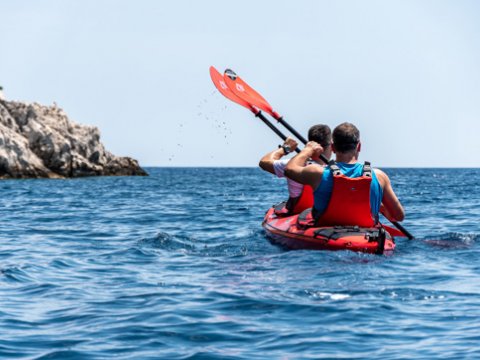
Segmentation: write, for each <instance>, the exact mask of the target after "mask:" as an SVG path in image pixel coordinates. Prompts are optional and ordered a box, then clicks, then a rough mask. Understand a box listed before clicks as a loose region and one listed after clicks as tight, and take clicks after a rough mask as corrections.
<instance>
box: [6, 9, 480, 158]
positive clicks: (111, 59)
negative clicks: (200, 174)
mask: <svg viewBox="0 0 480 360" xmlns="http://www.w3.org/2000/svg"><path fill="white" fill-rule="evenodd" d="M0 33H1V34H2V44H1V56H0V85H2V86H3V87H4V88H5V93H6V96H7V98H8V99H12V100H22V101H29V102H31V101H38V102H41V103H44V104H51V103H52V102H53V101H56V102H57V103H58V104H59V106H60V107H62V108H64V109H65V110H66V112H67V113H68V114H69V116H70V118H71V119H73V120H74V121H76V122H79V123H83V124H89V125H96V126H98V127H99V128H100V130H101V134H102V140H103V142H104V144H105V145H106V147H107V149H109V150H110V151H112V152H113V153H115V154H118V155H129V156H132V157H134V158H137V159H138V160H139V161H140V163H141V164H142V165H144V166H256V165H257V163H258V159H259V158H260V157H261V155H263V154H264V153H265V152H267V151H269V150H270V149H273V148H275V147H276V146H277V145H278V144H279V139H277V138H276V136H275V135H274V134H273V133H272V132H271V131H270V130H269V129H268V128H266V126H265V125H263V124H262V123H260V122H259V121H258V120H256V119H255V118H253V117H252V116H251V114H250V113H249V112H248V111H247V110H245V109H243V108H240V107H238V106H237V105H235V104H232V103H230V102H228V100H226V99H224V98H223V97H222V96H221V95H219V94H218V93H216V92H215V89H214V87H213V85H212V83H211V81H210V78H209V75H208V68H209V66H210V65H214V66H216V67H217V68H218V69H219V70H221V71H222V70H223V69H224V68H226V67H231V68H232V69H234V70H235V71H236V72H237V73H238V74H239V75H241V76H242V77H243V78H244V80H246V81H247V82H248V83H250V85H252V86H253V87H254V88H256V89H257V90H259V91H260V92H261V93H262V94H263V95H264V96H265V97H266V98H267V100H268V101H269V102H270V103H271V104H272V105H273V107H274V108H275V109H276V110H277V111H278V112H280V113H281V114H282V115H284V116H285V118H286V120H287V121H289V122H290V123H291V124H292V125H293V126H294V127H296V128H297V129H298V130H299V131H301V132H303V133H306V131H307V130H308V128H309V127H310V126H311V125H312V124H315V123H326V124H329V125H330V126H332V127H334V126H335V125H337V124H338V123H340V122H343V121H350V122H353V123H355V124H357V125H358V127H359V128H360V131H361V137H362V142H363V153H362V159H368V160H370V161H372V162H373V163H374V164H376V165H378V166H402V167H424V166H428V167H430V166H440V167H454V166H469V167H479V166H480V160H479V156H478V155H477V153H478V152H479V150H480V145H479V140H478V138H479V135H480V101H479V100H480V41H479V39H480V2H478V1H475V0H470V1H466V0H450V1H442V0H401V1H394V0H391V1H370V0H368V1H354V0H353V1H348V0H342V1H318V0H317V1H303V0H298V1H249V0H247V1H242V2H226V1H193V0H192V1H182V0H180V1H169V2H167V1H105V0H101V1H90V0H87V1H85V0H83V1H77V2H74V1H60V0H57V1H51V0H44V1H41V2H40V1H2V11H1V13H0Z"/></svg>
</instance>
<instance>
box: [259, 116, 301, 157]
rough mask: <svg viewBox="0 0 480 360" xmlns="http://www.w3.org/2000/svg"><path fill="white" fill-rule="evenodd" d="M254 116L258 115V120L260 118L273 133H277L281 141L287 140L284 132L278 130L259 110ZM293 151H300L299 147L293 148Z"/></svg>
mask: <svg viewBox="0 0 480 360" xmlns="http://www.w3.org/2000/svg"><path fill="white" fill-rule="evenodd" d="M255 116H256V117H258V118H259V119H260V120H262V121H263V122H264V123H265V124H266V125H267V126H268V127H269V128H270V129H272V130H273V132H274V133H275V134H277V135H278V136H280V137H281V138H282V140H283V141H285V140H287V137H286V136H285V134H284V133H282V132H281V131H280V130H278V129H277V128H276V127H275V125H273V124H272V123H271V122H270V121H268V119H267V118H266V117H265V116H264V115H263V114H262V112H261V111H259V112H258V113H256V114H255ZM295 151H296V152H297V153H299V152H300V149H299V148H298V147H297V148H295Z"/></svg>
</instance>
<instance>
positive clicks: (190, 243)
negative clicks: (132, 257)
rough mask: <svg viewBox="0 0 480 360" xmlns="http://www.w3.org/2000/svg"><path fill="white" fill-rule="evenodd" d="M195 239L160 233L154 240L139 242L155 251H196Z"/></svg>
mask: <svg viewBox="0 0 480 360" xmlns="http://www.w3.org/2000/svg"><path fill="white" fill-rule="evenodd" d="M194 242H195V239H194V238H192V237H189V236H178V235H175V236H174V235H170V234H168V233H166V232H159V233H158V234H157V235H155V236H154V237H152V238H145V239H142V240H140V241H139V244H140V245H141V246H149V247H152V248H155V249H162V250H167V251H175V250H188V251H193V250H195V249H196V246H195V244H194Z"/></svg>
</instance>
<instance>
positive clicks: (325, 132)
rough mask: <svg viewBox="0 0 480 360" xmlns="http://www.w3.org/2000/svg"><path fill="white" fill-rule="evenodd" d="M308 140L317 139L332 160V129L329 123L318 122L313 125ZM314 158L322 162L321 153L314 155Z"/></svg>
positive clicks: (324, 152)
mask: <svg viewBox="0 0 480 360" xmlns="http://www.w3.org/2000/svg"><path fill="white" fill-rule="evenodd" d="M308 141H315V142H316V143H318V144H320V145H321V146H322V148H323V153H322V154H323V155H324V156H325V157H326V158H327V159H329V160H330V158H331V157H332V130H330V127H329V126H328V125H324V124H318V125H313V126H312V127H311V128H310V129H309V130H308ZM312 160H314V161H317V162H320V161H321V160H320V157H319V155H317V154H315V155H313V156H312Z"/></svg>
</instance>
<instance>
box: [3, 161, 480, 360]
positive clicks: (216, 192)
mask: <svg viewBox="0 0 480 360" xmlns="http://www.w3.org/2000/svg"><path fill="white" fill-rule="evenodd" d="M148 171H149V173H150V175H151V176H149V177H99V178H84V179H72V180H7V181H1V182H0V191H1V197H0V212H1V221H0V227H1V228H0V230H1V242H0V330H1V331H0V358H25V359H35V358H39V359H106V358H115V359H307V358H315V359H322V358H346V359H347V358H348V359H398V358H404V359H433V358H437V359H438V358H445V359H478V358H480V298H479V295H480V245H479V242H480V225H479V218H480V185H479V180H480V169H386V171H387V173H388V174H389V175H390V177H391V179H392V183H393V186H394V189H395V190H396V192H397V193H398V195H399V198H400V199H401V201H402V203H403V204H404V206H405V209H406V213H407V218H406V220H405V221H404V226H405V227H406V228H407V229H408V230H409V231H410V232H411V233H413V234H414V235H415V236H416V239H415V240H411V241H410V240H407V239H398V240H397V248H396V251H395V253H394V255H393V256H389V257H386V256H378V255H367V254H359V253H353V252H349V251H339V252H327V251H306V250H300V251H288V250H285V249H282V248H280V247H278V246H276V245H273V244H271V243H270V242H269V241H268V240H267V239H266V237H265V234H264V231H263V230H262V227H261V222H262V219H263V215H264V213H265V211H266V210H267V209H268V208H269V207H270V206H271V205H273V204H275V203H276V202H279V201H281V200H283V199H285V197H286V185H285V182H284V181H283V180H281V179H276V178H274V177H273V176H271V175H269V174H266V173H263V172H262V171H260V170H259V169H254V168H251V169H248V168H241V169H233V168H216V169H213V168H201V169H193V168H187V169H181V168H150V169H148Z"/></svg>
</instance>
